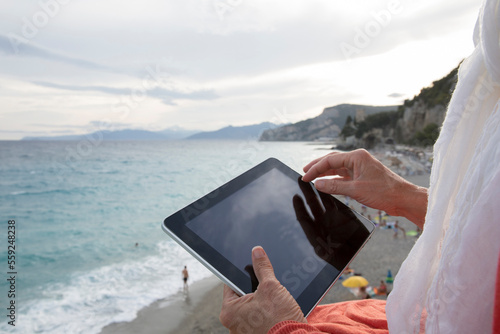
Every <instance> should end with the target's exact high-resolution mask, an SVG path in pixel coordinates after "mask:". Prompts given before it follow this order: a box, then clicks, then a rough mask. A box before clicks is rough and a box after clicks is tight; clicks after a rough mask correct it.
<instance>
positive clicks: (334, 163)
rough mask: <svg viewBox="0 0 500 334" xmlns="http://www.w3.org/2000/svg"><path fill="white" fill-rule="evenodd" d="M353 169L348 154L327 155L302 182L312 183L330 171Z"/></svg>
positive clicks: (309, 171)
mask: <svg viewBox="0 0 500 334" xmlns="http://www.w3.org/2000/svg"><path fill="white" fill-rule="evenodd" d="M351 167H352V166H351V162H350V159H348V155H347V154H346V153H340V152H339V153H336V154H331V155H327V156H325V157H323V158H322V159H320V160H319V161H317V162H315V163H314V164H313V165H312V166H310V167H309V169H308V170H307V172H306V173H305V174H304V176H303V177H302V180H303V181H305V182H310V181H312V180H314V179H315V178H317V177H319V176H321V175H324V174H325V173H327V172H328V171H330V170H336V169H345V168H348V169H350V168H351ZM304 169H305V167H304Z"/></svg>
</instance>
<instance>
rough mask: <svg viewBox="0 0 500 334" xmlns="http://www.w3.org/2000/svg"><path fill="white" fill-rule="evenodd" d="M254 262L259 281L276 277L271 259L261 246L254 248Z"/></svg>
mask: <svg viewBox="0 0 500 334" xmlns="http://www.w3.org/2000/svg"><path fill="white" fill-rule="evenodd" d="M252 264H253V269H254V271H255V276H257V279H258V280H259V282H263V281H265V280H269V279H271V280H275V279H276V276H275V275H274V270H273V266H272V265H271V261H269V258H268V257H267V254H266V252H265V251H264V249H263V248H262V247H261V246H255V247H254V248H253V249H252Z"/></svg>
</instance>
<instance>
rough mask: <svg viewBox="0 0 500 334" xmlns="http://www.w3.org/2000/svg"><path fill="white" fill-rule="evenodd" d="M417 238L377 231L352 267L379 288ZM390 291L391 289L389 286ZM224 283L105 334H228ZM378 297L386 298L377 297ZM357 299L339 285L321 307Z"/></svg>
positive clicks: (166, 302) (423, 179)
mask: <svg viewBox="0 0 500 334" xmlns="http://www.w3.org/2000/svg"><path fill="white" fill-rule="evenodd" d="M405 178H406V179H407V180H409V181H410V182H413V183H415V184H418V185H420V186H425V187H427V186H428V185H429V174H427V173H424V174H422V175H414V176H405ZM350 205H353V207H354V209H355V210H357V211H361V210H360V209H361V206H360V205H359V204H358V203H353V202H352V201H351V203H350ZM368 214H369V215H371V216H372V217H375V216H376V215H377V211H376V210H372V209H368V212H367V215H368ZM396 219H397V220H398V221H399V223H400V226H401V227H403V228H404V229H405V230H406V231H410V230H415V225H413V223H411V222H409V221H408V220H406V219H404V218H401V217H388V218H387V221H388V222H391V221H395V220H396ZM415 241H416V237H410V236H406V237H403V235H402V234H399V235H398V236H397V237H394V232H393V230H392V229H380V228H377V229H376V231H375V233H374V234H373V236H372V239H371V240H370V241H369V242H368V243H367V244H366V245H365V247H364V249H363V250H361V252H360V253H359V254H358V256H357V257H356V258H355V259H354V261H353V262H352V264H351V268H352V269H354V270H355V272H356V273H359V274H362V276H364V277H365V278H366V279H368V281H369V282H370V284H371V286H373V287H376V286H378V285H379V283H380V281H381V280H384V281H385V278H386V276H387V272H388V270H391V272H392V274H393V276H395V275H397V272H398V271H399V268H400V266H401V263H402V262H403V261H404V259H405V258H406V256H407V254H408V252H409V251H410V250H411V248H412V247H413V245H414V244H415ZM388 287H389V289H390V288H391V286H390V285H388ZM222 288H223V285H222V283H221V282H220V281H219V280H218V279H217V278H216V277H215V276H214V277H211V278H208V279H204V280H201V281H198V282H195V283H193V284H192V285H191V286H190V287H189V291H188V292H186V293H184V292H179V293H178V294H177V295H175V296H172V297H170V298H168V299H163V300H159V301H157V302H155V303H154V304H152V305H150V306H148V307H146V308H144V309H143V310H141V311H140V312H139V314H138V315H137V318H136V319H134V320H133V321H131V322H122V323H115V324H111V325H109V326H107V327H105V328H104V329H103V330H102V332H101V333H102V334H110V333H123V334H128V333H130V334H132V333H145V334H156V333H158V334H160V333H161V334H170V333H180V334H184V333H185V334H188V333H228V331H227V329H225V328H224V327H223V326H222V325H221V324H220V323H219V312H220V308H221V305H222ZM375 298H381V299H383V298H385V297H384V296H376V297H375ZM352 299H356V297H355V296H354V295H353V294H352V293H351V292H350V291H349V290H348V289H347V288H345V287H343V286H342V284H341V283H340V282H337V283H336V284H335V285H334V286H333V287H332V289H331V290H330V291H329V292H328V294H327V295H326V296H325V297H324V298H323V300H322V301H321V304H329V303H335V302H340V301H345V300H352Z"/></svg>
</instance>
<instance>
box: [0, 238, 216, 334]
mask: <svg viewBox="0 0 500 334" xmlns="http://www.w3.org/2000/svg"><path fill="white" fill-rule="evenodd" d="M184 265H187V266H188V268H189V271H190V277H191V278H192V279H193V281H196V280H201V279H203V278H206V277H208V276H210V275H211V273H210V272H209V271H208V270H207V269H206V268H205V267H203V265H201V264H200V263H199V262H198V261H196V260H195V259H194V258H193V257H192V256H191V255H189V254H188V253H187V252H186V251H184V250H183V249H182V248H181V247H179V246H178V245H177V244H175V243H174V242H172V241H170V240H167V241H162V242H160V243H159V244H158V245H157V252H156V255H151V256H148V257H146V258H144V259H142V260H140V261H130V262H125V263H116V264H112V265H108V266H103V267H100V268H97V269H94V270H91V271H89V272H83V273H78V274H75V275H74V276H73V277H72V279H71V280H70V282H69V283H66V284H63V283H58V284H51V285H48V286H46V287H45V288H44V292H43V297H42V298H39V299H36V300H30V301H27V302H25V303H24V305H22V306H21V308H20V309H19V318H22V322H21V321H20V322H19V323H18V324H16V327H12V326H9V325H8V324H7V323H6V322H3V323H2V324H0V332H5V333H56V334H57V333H75V334H77V333H82V334H83V333H85V334H87V333H99V332H100V331H101V329H102V328H103V327H105V326H106V325H108V324H110V323H113V322H122V321H131V320H133V319H134V318H135V317H136V315H137V312H138V311H139V310H140V309H142V308H144V307H146V306H148V305H150V304H151V303H153V302H154V301H156V300H158V299H161V298H165V297H168V296H171V295H174V294H175V293H177V292H178V291H180V290H181V289H182V280H181V270H182V268H183V267H184Z"/></svg>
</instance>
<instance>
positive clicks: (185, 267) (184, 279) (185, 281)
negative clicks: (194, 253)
mask: <svg viewBox="0 0 500 334" xmlns="http://www.w3.org/2000/svg"><path fill="white" fill-rule="evenodd" d="M188 278H189V272H188V270H187V266H184V269H183V270H182V280H183V281H184V290H187V288H188V284H187V280H188Z"/></svg>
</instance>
